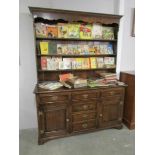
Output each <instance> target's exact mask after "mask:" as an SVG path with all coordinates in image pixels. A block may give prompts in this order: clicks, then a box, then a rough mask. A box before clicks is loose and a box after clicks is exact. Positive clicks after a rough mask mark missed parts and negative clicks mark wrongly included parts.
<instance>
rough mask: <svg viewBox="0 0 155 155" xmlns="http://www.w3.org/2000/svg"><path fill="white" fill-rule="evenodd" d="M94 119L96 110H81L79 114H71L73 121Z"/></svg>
mask: <svg viewBox="0 0 155 155" xmlns="http://www.w3.org/2000/svg"><path fill="white" fill-rule="evenodd" d="M91 119H96V112H82V113H80V114H73V115H72V120H73V122H82V121H86V120H91Z"/></svg>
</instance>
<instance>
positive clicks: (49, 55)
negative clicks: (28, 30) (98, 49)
mask: <svg viewBox="0 0 155 155" xmlns="http://www.w3.org/2000/svg"><path fill="white" fill-rule="evenodd" d="M37 56H38V57H41V56H46V57H52V56H56V57H116V54H98V55H95V54H94V55H93V54H89V55H75V54H73V55H64V54H48V55H46V54H37Z"/></svg>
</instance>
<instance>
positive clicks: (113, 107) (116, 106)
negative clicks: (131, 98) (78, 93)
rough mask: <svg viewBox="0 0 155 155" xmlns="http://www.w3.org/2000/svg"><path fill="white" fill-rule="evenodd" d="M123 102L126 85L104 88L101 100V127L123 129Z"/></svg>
mask: <svg viewBox="0 0 155 155" xmlns="http://www.w3.org/2000/svg"><path fill="white" fill-rule="evenodd" d="M123 104H124V87H121V88H108V89H103V90H102V91H101V98H100V102H99V107H100V108H99V127H101V128H111V127H115V128H118V129H121V128H122V117H123Z"/></svg>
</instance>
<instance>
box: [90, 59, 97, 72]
mask: <svg viewBox="0 0 155 155" xmlns="http://www.w3.org/2000/svg"><path fill="white" fill-rule="evenodd" d="M90 67H91V69H95V68H97V63H96V58H95V57H90Z"/></svg>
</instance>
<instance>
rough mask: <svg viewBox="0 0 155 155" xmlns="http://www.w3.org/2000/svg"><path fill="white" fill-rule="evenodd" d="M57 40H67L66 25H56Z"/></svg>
mask: <svg viewBox="0 0 155 155" xmlns="http://www.w3.org/2000/svg"><path fill="white" fill-rule="evenodd" d="M58 38H68V24H67V23H58Z"/></svg>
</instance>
